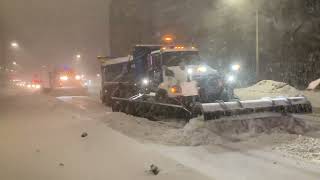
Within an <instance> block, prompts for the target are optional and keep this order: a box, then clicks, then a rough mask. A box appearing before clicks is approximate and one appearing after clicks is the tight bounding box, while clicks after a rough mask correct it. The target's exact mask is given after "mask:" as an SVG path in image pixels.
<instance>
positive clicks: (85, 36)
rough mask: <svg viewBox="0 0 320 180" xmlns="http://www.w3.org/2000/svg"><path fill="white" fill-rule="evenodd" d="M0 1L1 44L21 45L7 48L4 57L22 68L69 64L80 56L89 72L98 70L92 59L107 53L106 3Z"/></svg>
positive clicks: (86, 0)
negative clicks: (3, 41)
mask: <svg viewBox="0 0 320 180" xmlns="http://www.w3.org/2000/svg"><path fill="white" fill-rule="evenodd" d="M0 1H1V3H2V4H0V5H1V8H2V9H0V10H1V11H2V12H1V13H2V15H1V16H2V18H3V26H4V37H5V44H6V45H9V44H10V42H11V41H12V40H16V41H17V42H18V43H19V44H20V46H21V48H20V49H19V50H13V49H10V48H7V54H6V56H7V57H9V60H10V59H12V56H15V57H16V59H17V61H18V63H19V64H21V65H23V66H24V67H25V69H30V68H31V69H37V68H38V66H41V65H53V64H70V62H71V61H72V60H73V58H74V56H75V55H76V54H77V53H81V54H82V56H83V60H84V62H85V63H86V64H87V65H89V67H90V68H89V69H90V71H92V70H94V69H98V68H97V66H98V63H97V61H96V58H95V57H96V56H97V55H105V54H107V51H108V43H109V38H108V7H109V6H108V5H109V0H54V1H52V0H27V1H22V0H0ZM7 47H8V46H7ZM12 54H14V55H12Z"/></svg>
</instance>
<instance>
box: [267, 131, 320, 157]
mask: <svg viewBox="0 0 320 180" xmlns="http://www.w3.org/2000/svg"><path fill="white" fill-rule="evenodd" d="M273 149H274V150H276V151H280V152H282V153H284V154H286V155H289V156H292V157H297V158H301V159H303V160H307V161H312V162H317V163H320V139H315V138H311V137H305V136H301V135H299V136H298V137H297V138H296V139H294V140H292V141H288V142H285V143H283V144H281V145H279V146H277V147H274V148H273Z"/></svg>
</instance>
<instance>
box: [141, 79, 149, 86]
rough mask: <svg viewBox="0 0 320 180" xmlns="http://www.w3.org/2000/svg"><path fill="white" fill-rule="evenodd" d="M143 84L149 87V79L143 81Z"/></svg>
mask: <svg viewBox="0 0 320 180" xmlns="http://www.w3.org/2000/svg"><path fill="white" fill-rule="evenodd" d="M142 84H143V85H145V86H147V85H149V79H147V78H144V79H142Z"/></svg>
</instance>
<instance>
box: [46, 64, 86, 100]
mask: <svg viewBox="0 0 320 180" xmlns="http://www.w3.org/2000/svg"><path fill="white" fill-rule="evenodd" d="M44 74H45V75H47V78H45V79H46V80H44V82H43V88H44V90H45V91H54V92H59V93H62V94H61V95H69V94H71V95H72V94H74V95H83V94H84V93H86V92H87V86H86V85H85V82H84V80H83V78H82V76H81V75H79V74H77V73H76V72H75V71H74V70H73V69H70V68H63V69H55V70H54V71H53V72H44ZM64 93H66V94H64ZM79 93H80V94H79Z"/></svg>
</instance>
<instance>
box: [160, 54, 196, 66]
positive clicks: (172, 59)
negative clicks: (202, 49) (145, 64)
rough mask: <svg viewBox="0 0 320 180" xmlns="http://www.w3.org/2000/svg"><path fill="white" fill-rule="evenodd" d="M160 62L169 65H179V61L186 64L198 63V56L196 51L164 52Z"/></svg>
mask: <svg viewBox="0 0 320 180" xmlns="http://www.w3.org/2000/svg"><path fill="white" fill-rule="evenodd" d="M162 62H163V65H166V66H169V67H170V66H179V64H180V63H181V62H184V63H185V64H186V65H197V64H199V63H200V56H199V53H198V52H197V51H184V52H181V51H179V52H165V53H163V54H162Z"/></svg>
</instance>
